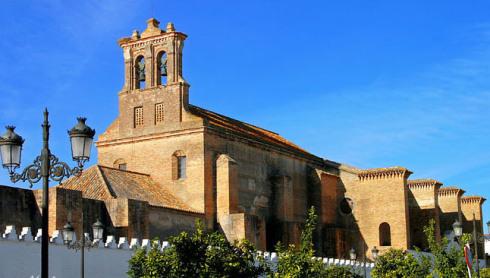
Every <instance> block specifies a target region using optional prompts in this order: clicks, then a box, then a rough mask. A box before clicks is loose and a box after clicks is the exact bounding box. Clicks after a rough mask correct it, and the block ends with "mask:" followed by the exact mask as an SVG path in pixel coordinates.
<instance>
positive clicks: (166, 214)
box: [148, 206, 204, 240]
mask: <svg viewBox="0 0 490 278" xmlns="http://www.w3.org/2000/svg"><path fill="white" fill-rule="evenodd" d="M148 212H149V216H148V217H149V223H150V227H149V229H150V235H152V236H156V237H158V238H159V239H162V240H166V239H168V237H170V236H174V235H177V234H179V233H180V232H182V231H188V232H190V231H194V230H195V224H196V220H198V219H199V220H202V221H203V220H204V219H203V218H204V215H203V214H196V213H190V212H183V211H177V210H173V209H167V208H162V207H154V206H150V207H149V210H148ZM203 222H204V221H203Z"/></svg>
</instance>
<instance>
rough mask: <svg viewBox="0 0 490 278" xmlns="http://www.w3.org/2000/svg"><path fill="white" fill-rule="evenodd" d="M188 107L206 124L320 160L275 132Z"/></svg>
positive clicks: (198, 108) (201, 109)
mask: <svg viewBox="0 0 490 278" xmlns="http://www.w3.org/2000/svg"><path fill="white" fill-rule="evenodd" d="M189 109H190V111H191V112H192V113H193V114H195V115H197V116H199V117H202V118H204V119H205V120H206V121H207V123H208V124H210V125H212V126H215V127H218V128H221V129H223V130H224V131H225V132H231V133H235V134H238V135H241V136H244V137H246V138H249V139H252V140H256V141H259V142H262V143H266V144H269V145H273V146H276V147H281V148H283V149H286V150H288V151H292V152H294V153H297V154H301V155H306V156H308V157H310V158H312V159H317V160H321V159H320V158H317V157H316V156H314V155H313V154H311V153H309V152H308V151H306V150H304V149H302V148H301V147H299V146H298V145H296V144H294V143H292V142H291V141H288V140H286V139H285V138H284V137H282V136H280V135H279V134H277V133H275V132H272V131H269V130H266V129H263V128H260V127H257V126H254V125H251V124H248V123H245V122H241V121H238V120H235V119H232V118H230V117H227V116H224V115H221V114H218V113H215V112H212V111H209V110H206V109H203V108H200V107H197V106H194V105H189Z"/></svg>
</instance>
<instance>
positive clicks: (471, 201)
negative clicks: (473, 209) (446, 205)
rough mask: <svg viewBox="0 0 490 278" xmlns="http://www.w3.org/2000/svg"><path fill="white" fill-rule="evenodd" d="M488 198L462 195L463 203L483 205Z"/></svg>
mask: <svg viewBox="0 0 490 278" xmlns="http://www.w3.org/2000/svg"><path fill="white" fill-rule="evenodd" d="M486 200H487V199H485V198H483V197H481V196H463V197H461V203H462V204H477V205H482V204H483V202H485V201H486Z"/></svg>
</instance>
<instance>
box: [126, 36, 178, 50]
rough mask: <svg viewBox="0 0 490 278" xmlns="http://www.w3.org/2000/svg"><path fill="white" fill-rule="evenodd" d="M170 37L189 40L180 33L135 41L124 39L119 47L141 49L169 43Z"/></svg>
mask: <svg viewBox="0 0 490 278" xmlns="http://www.w3.org/2000/svg"><path fill="white" fill-rule="evenodd" d="M170 37H180V38H181V39H185V38H187V35H186V34H184V33H180V32H170V33H162V34H161V35H157V36H152V37H147V38H142V39H138V40H134V39H132V38H122V39H120V40H119V41H118V43H119V46H121V47H129V48H140V47H144V46H146V45H149V44H158V43H162V42H165V41H167V40H168V39H169V38H170Z"/></svg>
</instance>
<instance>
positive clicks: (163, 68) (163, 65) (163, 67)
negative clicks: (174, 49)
mask: <svg viewBox="0 0 490 278" xmlns="http://www.w3.org/2000/svg"><path fill="white" fill-rule="evenodd" d="M160 73H161V75H162V76H167V58H166V57H164V56H162V59H161V60H160Z"/></svg>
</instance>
